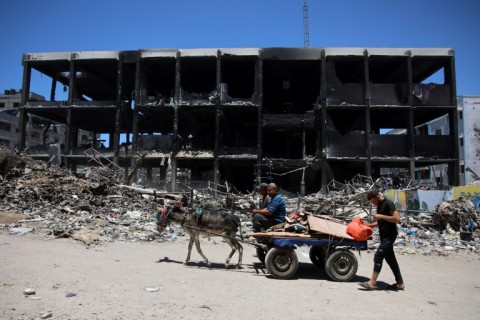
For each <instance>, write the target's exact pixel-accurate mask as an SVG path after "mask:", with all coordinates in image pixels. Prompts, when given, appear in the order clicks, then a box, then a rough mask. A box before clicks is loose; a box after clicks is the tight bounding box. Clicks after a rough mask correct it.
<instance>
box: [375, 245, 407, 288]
mask: <svg viewBox="0 0 480 320" xmlns="http://www.w3.org/2000/svg"><path fill="white" fill-rule="evenodd" d="M396 238H397V237H396V236H395V237H388V238H385V239H380V246H379V247H378V249H377V252H375V256H374V257H373V263H374V264H373V271H375V272H378V273H380V271H381V270H382V264H383V259H385V261H387V263H388V265H389V266H390V269H392V272H393V275H394V276H395V281H396V282H397V283H399V284H400V283H403V278H402V274H401V273H400V267H399V266H398V262H397V258H396V257H395V252H394V251H393V243H394V242H395V239H396Z"/></svg>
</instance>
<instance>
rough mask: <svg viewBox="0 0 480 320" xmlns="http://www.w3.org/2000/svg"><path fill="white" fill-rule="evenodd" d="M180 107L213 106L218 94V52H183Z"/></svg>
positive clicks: (181, 56)
mask: <svg viewBox="0 0 480 320" xmlns="http://www.w3.org/2000/svg"><path fill="white" fill-rule="evenodd" d="M180 53H181V55H180V58H179V64H180V74H179V77H180V88H179V98H178V104H179V105H191V106H205V105H207V106H209V105H210V106H213V105H214V103H215V99H217V98H218V92H217V51H216V50H213V49H209V50H204V51H203V50H195V49H192V50H182V51H181V52H180ZM200 54H201V56H199V55H200Z"/></svg>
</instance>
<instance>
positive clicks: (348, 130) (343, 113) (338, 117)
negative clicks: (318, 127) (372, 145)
mask: <svg viewBox="0 0 480 320" xmlns="http://www.w3.org/2000/svg"><path fill="white" fill-rule="evenodd" d="M365 112H366V109H365V108H359V107H348V106H342V107H341V108H340V109H336V108H332V107H328V109H327V123H326V136H327V137H326V138H327V148H326V150H327V154H326V157H327V159H335V158H350V159H366V157H367V151H366V150H367V147H366V135H365V132H366V127H365Z"/></svg>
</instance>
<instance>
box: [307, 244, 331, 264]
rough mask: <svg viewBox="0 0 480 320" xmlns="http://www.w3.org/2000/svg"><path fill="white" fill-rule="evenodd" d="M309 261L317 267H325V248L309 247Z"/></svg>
mask: <svg viewBox="0 0 480 320" xmlns="http://www.w3.org/2000/svg"><path fill="white" fill-rule="evenodd" d="M309 256H310V261H312V263H313V264H314V265H316V266H317V267H319V268H325V258H326V257H327V249H326V248H325V247H324V246H314V247H311V248H310V254H309Z"/></svg>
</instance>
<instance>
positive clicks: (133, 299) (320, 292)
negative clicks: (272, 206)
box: [0, 231, 480, 319]
mask: <svg viewBox="0 0 480 320" xmlns="http://www.w3.org/2000/svg"><path fill="white" fill-rule="evenodd" d="M203 248H204V253H205V254H206V255H207V257H208V258H209V259H210V261H212V262H214V264H213V267H212V268H211V269H209V268H207V267H206V266H205V265H204V264H203V263H199V261H200V257H199V255H198V254H197V253H196V252H193V253H192V263H191V264H190V265H188V266H185V265H183V264H182V262H183V260H184V259H185V257H186V252H187V238H186V237H179V238H178V239H177V240H176V241H172V242H167V243H135V242H121V241H116V242H102V243H100V244H99V245H96V246H92V247H90V248H87V247H85V246H84V245H83V244H82V243H80V242H76V241H74V240H72V239H50V238H45V237H43V236H40V235H34V234H26V235H9V234H7V233H6V231H2V232H0V257H1V264H0V319H40V317H41V315H42V314H43V315H45V312H47V311H50V312H51V315H52V317H51V318H52V319H227V318H229V319H282V318H284V319H314V318H315V319H367V318H368V319H400V318H402V319H479V317H480V276H479V272H480V256H479V255H477V254H474V253H472V254H471V253H468V252H461V253H455V254H452V255H450V256H422V255H408V256H406V255H401V256H398V259H399V263H400V267H401V268H402V272H403V275H404V278H405V282H406V285H407V287H406V290H405V291H403V292H402V291H399V292H395V291H388V290H384V289H382V288H383V287H385V286H386V285H387V284H389V283H391V282H393V276H392V274H391V271H390V269H389V268H388V266H385V268H384V270H383V272H382V274H381V275H380V280H381V281H380V282H379V290H376V291H363V290H360V289H359V287H358V285H357V282H360V281H365V280H367V277H369V276H370V273H371V269H372V259H373V252H366V251H362V252H361V255H360V256H359V255H358V252H357V253H356V256H357V258H358V262H359V269H358V271H357V275H356V277H355V278H354V279H353V280H352V281H350V282H334V281H331V280H328V278H327V276H326V274H325V272H324V271H323V270H322V269H319V268H318V267H315V266H314V265H313V264H312V263H311V262H310V261H309V259H308V248H304V247H302V248H298V249H297V250H296V252H297V254H298V257H299V261H300V267H299V270H298V272H297V273H296V275H295V277H294V278H293V279H290V280H278V279H274V278H272V277H270V276H269V275H268V274H266V272H267V271H266V270H264V271H265V273H264V272H262V266H261V264H260V263H259V262H258V260H257V258H255V257H254V256H253V255H254V253H255V249H254V247H252V246H250V245H245V246H244V249H245V251H244V265H243V268H242V269H234V268H230V269H225V268H224V265H223V261H224V260H225V258H226V256H227V254H228V252H229V247H228V246H227V245H226V244H224V243H222V242H221V241H220V240H219V239H218V240H213V239H212V241H210V242H209V241H208V240H207V239H204V240H203ZM236 259H237V255H235V256H234V259H233V260H232V261H236ZM255 268H257V270H258V273H257V272H256V269H255ZM26 288H32V289H34V290H35V291H36V294H34V295H30V296H25V295H24V290H25V289H26ZM157 289H158V291H155V290H157ZM148 290H150V291H148ZM152 291H153V292H152Z"/></svg>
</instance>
